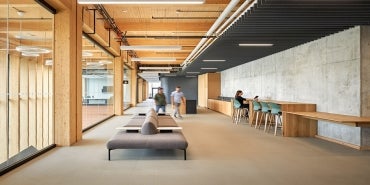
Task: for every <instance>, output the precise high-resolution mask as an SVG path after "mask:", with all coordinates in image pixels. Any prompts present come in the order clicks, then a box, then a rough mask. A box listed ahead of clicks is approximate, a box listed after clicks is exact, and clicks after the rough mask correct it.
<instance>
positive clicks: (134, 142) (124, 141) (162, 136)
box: [107, 130, 188, 160]
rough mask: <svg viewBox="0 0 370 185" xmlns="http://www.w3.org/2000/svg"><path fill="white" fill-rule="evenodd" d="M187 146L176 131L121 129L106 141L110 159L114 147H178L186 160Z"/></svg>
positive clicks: (181, 135) (182, 137) (182, 136)
mask: <svg viewBox="0 0 370 185" xmlns="http://www.w3.org/2000/svg"><path fill="white" fill-rule="evenodd" d="M187 147H188V142H187V141H186V139H185V137H184V135H183V134H182V133H181V132H178V131H172V132H164V133H157V134H153V135H143V134H141V133H132V132H127V131H125V130H121V131H119V132H118V133H117V134H116V135H114V136H113V137H112V138H111V139H110V140H109V141H108V143H107V148H108V160H110V151H111V150H115V149H180V150H183V151H184V160H186V148H187Z"/></svg>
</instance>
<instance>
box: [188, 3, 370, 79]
mask: <svg viewBox="0 0 370 185" xmlns="http://www.w3.org/2000/svg"><path fill="white" fill-rule="evenodd" d="M358 25H370V0H258V1H257V3H255V4H254V5H253V7H252V8H250V9H249V10H248V11H247V12H246V13H245V14H244V15H243V16H242V17H241V18H240V19H239V20H238V21H236V22H235V24H234V25H233V26H231V27H230V28H229V29H228V30H227V31H225V32H224V34H223V35H222V36H220V37H219V38H217V40H216V41H215V42H213V44H212V45H211V46H209V47H208V48H207V49H206V50H205V51H204V52H203V53H202V54H200V55H199V56H198V57H197V58H196V59H195V60H194V61H192V62H191V63H189V64H187V66H184V68H183V70H182V71H181V74H186V72H190V71H191V72H194V71H199V72H200V73H199V74H203V73H206V72H216V71H223V70H225V69H229V68H231V67H235V66H238V65H241V64H244V63H247V62H250V61H253V60H256V59H259V58H262V57H265V56H268V55H271V54H274V53H277V52H280V51H283V50H286V49H289V48H292V47H295V46H298V45H301V44H304V43H307V42H310V41H313V40H316V39H319V38H322V37H325V36H328V35H330V34H334V33H337V32H340V31H343V30H346V29H348V28H351V27H354V26H358ZM239 43H272V44H274V45H273V46H272V47H240V46H239V45H238V44H239ZM203 59H224V60H226V61H225V62H207V63H206V62H203ZM201 67H206V68H218V69H217V70H201V69H200V68H201Z"/></svg>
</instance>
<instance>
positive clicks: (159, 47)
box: [120, 45, 182, 51]
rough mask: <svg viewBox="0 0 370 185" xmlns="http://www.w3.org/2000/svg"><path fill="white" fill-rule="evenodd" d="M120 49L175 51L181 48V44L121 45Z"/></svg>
mask: <svg viewBox="0 0 370 185" xmlns="http://www.w3.org/2000/svg"><path fill="white" fill-rule="evenodd" d="M120 49H121V50H135V51H163V50H165V51H166V50H167V51H177V50H181V49H182V47H181V46H145V45H140V46H121V47H120Z"/></svg>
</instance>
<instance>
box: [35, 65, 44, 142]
mask: <svg viewBox="0 0 370 185" xmlns="http://www.w3.org/2000/svg"><path fill="white" fill-rule="evenodd" d="M42 83H43V68H42V62H41V61H40V60H38V61H37V63H36V148H37V149H42V148H43V131H44V130H43V126H44V125H43V102H42V99H43V97H42V92H43V89H42V88H43V87H42Z"/></svg>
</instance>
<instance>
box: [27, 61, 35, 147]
mask: <svg viewBox="0 0 370 185" xmlns="http://www.w3.org/2000/svg"><path fill="white" fill-rule="evenodd" d="M36 66H37V61H32V62H29V63H28V92H29V95H28V129H29V134H28V135H29V138H28V142H29V145H30V146H35V147H36V145H37V140H36V138H37V135H36V133H37V129H36V128H37V127H36V125H37V124H36V110H37V105H36V94H37V92H36V79H37V76H36V69H37V67H36Z"/></svg>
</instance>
